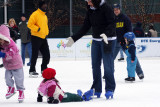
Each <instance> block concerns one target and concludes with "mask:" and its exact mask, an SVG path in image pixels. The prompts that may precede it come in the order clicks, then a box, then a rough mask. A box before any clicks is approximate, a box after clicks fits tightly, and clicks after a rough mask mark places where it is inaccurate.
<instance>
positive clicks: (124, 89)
mask: <svg viewBox="0 0 160 107" xmlns="http://www.w3.org/2000/svg"><path fill="white" fill-rule="evenodd" d="M27 61H28V59H27V60H26V62H27ZM139 61H140V64H141V66H142V68H143V71H144V74H145V78H144V80H143V82H142V81H140V80H139V78H138V77H137V76H136V82H135V83H125V81H124V78H125V77H127V70H126V61H122V62H118V61H117V59H116V60H115V80H116V90H115V93H114V99H113V100H106V98H105V97H104V93H105V90H104V86H105V83H104V81H103V92H102V95H101V98H99V99H97V98H94V99H93V100H91V101H88V102H85V101H83V102H70V103H60V104H58V105H52V104H47V103H46V101H47V99H46V98H43V100H44V101H43V102H42V103H37V102H36V98H37V87H38V85H39V84H40V82H41V81H42V77H41V76H39V77H38V78H29V74H28V71H29V67H28V66H26V65H25V66H24V74H25V81H24V85H25V88H26V90H25V100H24V102H23V103H21V104H19V103H18V92H17V93H16V94H15V95H14V96H13V97H11V98H10V99H5V94H6V92H7V86H6V84H5V79H4V75H5V69H4V68H0V107H35V106H37V107H44V106H47V107H51V106H52V107H54V106H56V107H66V106H67V107H93V106H94V107H98V106H99V107H159V105H160V57H156V58H139ZM41 62H42V60H41V58H39V59H38V61H37V64H36V69H37V72H38V73H40V65H41ZM1 63H2V62H1ZM48 67H52V68H54V69H56V71H57V74H56V78H57V79H58V80H59V81H60V86H61V88H62V89H63V90H64V91H65V92H72V93H76V91H77V89H81V90H82V91H87V90H89V89H90V87H91V84H92V68H91V60H90V59H88V60H56V59H51V61H50V64H49V66H48ZM102 75H103V66H102Z"/></svg>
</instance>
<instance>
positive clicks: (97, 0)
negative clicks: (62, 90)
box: [66, 0, 116, 98]
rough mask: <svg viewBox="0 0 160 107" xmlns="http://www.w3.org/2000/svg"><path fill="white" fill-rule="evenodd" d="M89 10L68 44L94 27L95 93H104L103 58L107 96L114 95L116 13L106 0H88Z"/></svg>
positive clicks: (93, 64) (93, 63)
mask: <svg viewBox="0 0 160 107" xmlns="http://www.w3.org/2000/svg"><path fill="white" fill-rule="evenodd" d="M86 1H87V3H88V6H89V7H88V11H87V14H86V17H85V20H84V23H83V25H82V27H81V29H80V30H79V31H78V32H77V33H76V34H74V35H73V36H71V37H69V38H68V42H67V44H66V45H67V46H68V47H70V46H72V44H73V43H74V42H76V41H77V40H78V39H80V38H81V37H82V36H84V35H85V34H86V33H87V32H88V31H89V29H90V28H92V37H93V42H92V48H91V59H92V71H93V84H92V87H91V89H95V95H96V96H97V97H98V98H99V97H100V95H101V93H102V78H101V60H102V59H103V64H104V78H105V91H106V94H105V96H106V98H109V97H112V98H113V92H114V90H115V79H114V60H113V51H114V47H115V43H116V34H115V15H114V12H113V10H112V8H111V7H110V6H108V5H107V3H106V2H105V0H86Z"/></svg>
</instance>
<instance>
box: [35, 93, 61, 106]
mask: <svg viewBox="0 0 160 107" xmlns="http://www.w3.org/2000/svg"><path fill="white" fill-rule="evenodd" d="M42 101H43V96H41V95H40V94H38V97H37V102H42ZM47 102H48V103H49V104H58V103H59V101H58V100H57V99H54V97H49V98H48V99H47Z"/></svg>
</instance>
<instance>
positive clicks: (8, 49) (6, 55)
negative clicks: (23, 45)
mask: <svg viewBox="0 0 160 107" xmlns="http://www.w3.org/2000/svg"><path fill="white" fill-rule="evenodd" d="M0 48H2V49H1V52H0V57H2V58H3V65H4V67H5V69H6V71H5V80H6V85H7V86H8V92H7V94H6V99H9V98H10V97H12V96H13V95H14V94H15V88H14V80H13V78H12V77H14V79H15V84H16V88H17V91H19V96H18V101H19V102H20V103H21V102H23V99H24V92H23V90H24V86H23V81H24V73H23V63H22V58H21V56H20V54H19V50H18V48H17V46H16V44H15V42H14V41H13V40H12V39H11V38H10V33H9V29H8V27H6V26H5V25H1V26H0Z"/></svg>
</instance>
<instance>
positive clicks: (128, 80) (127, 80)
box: [125, 77, 135, 82]
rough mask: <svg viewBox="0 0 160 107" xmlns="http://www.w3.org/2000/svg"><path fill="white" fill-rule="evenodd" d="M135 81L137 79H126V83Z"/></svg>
mask: <svg viewBox="0 0 160 107" xmlns="http://www.w3.org/2000/svg"><path fill="white" fill-rule="evenodd" d="M134 81H135V77H128V78H125V82H134Z"/></svg>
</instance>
